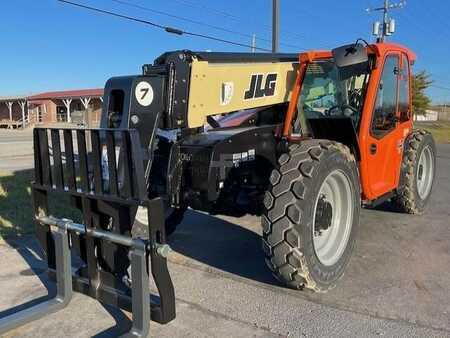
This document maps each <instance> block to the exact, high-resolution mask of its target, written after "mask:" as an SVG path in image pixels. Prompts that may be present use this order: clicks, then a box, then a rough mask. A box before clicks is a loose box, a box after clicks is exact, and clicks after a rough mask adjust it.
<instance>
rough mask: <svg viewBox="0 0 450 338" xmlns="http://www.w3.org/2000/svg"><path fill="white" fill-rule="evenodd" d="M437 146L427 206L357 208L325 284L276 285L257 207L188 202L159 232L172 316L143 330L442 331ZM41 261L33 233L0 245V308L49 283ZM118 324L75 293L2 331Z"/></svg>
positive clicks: (445, 289) (442, 180) (443, 173)
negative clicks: (172, 229)
mask: <svg viewBox="0 0 450 338" xmlns="http://www.w3.org/2000/svg"><path fill="white" fill-rule="evenodd" d="M13 140H14V141H15V142H21V141H20V140H19V139H15V138H13ZM1 142H2V137H1V135H0V170H1V169H2V166H6V165H8V164H5V162H4V158H5V157H4V156H3V155H2V153H3V149H4V148H3V143H1ZM17 146H19V145H18V144H17ZM438 156H439V157H438V166H437V169H438V174H437V182H436V185H435V189H434V191H433V195H432V199H431V202H430V205H429V207H428V209H427V210H426V212H425V213H424V214H423V215H419V216H417V215H404V214H398V213H395V212H392V211H390V210H389V208H388V206H381V207H379V208H377V209H376V210H368V209H365V210H363V212H362V216H361V224H360V229H359V230H360V231H359V234H358V239H357V247H356V250H355V252H354V255H353V257H352V259H351V261H350V264H349V266H348V269H347V271H346V274H345V276H344V277H343V279H342V280H341V281H340V283H339V284H338V286H337V287H336V288H335V289H334V290H332V291H330V292H328V293H327V294H321V295H317V294H313V293H311V292H307V291H294V290H289V289H286V288H284V287H282V286H281V285H279V284H278V283H277V281H276V280H275V279H274V278H273V277H272V276H271V274H270V272H269V271H268V269H267V268H266V266H265V263H264V260H263V256H262V252H261V245H260V233H261V229H260V224H259V219H258V218H257V217H252V216H246V217H243V218H239V219H238V218H231V217H213V216H210V215H206V214H203V213H198V212H195V211H188V213H187V215H186V217H185V219H184V221H183V224H182V225H180V227H179V229H178V230H177V232H176V233H175V234H174V235H173V236H172V237H171V239H170V245H171V247H172V248H173V250H174V252H173V253H172V254H171V255H170V257H169V269H170V272H171V275H172V278H173V281H174V285H175V290H176V298H177V318H176V319H175V320H174V321H173V322H171V323H169V324H167V325H158V324H156V323H153V322H152V323H151V335H152V336H154V337H160V336H162V337H184V336H191V337H249V336H263V337H271V336H291V337H303V336H305V337H309V336H313V337H330V336H332V337H356V336H358V337H359V336H370V337H378V336H386V337H450V292H449V290H450V230H449V225H450V208H449V204H450V145H440V146H438ZM7 162H9V160H8V161H7ZM10 166H11V167H13V165H10ZM44 271H45V263H44V262H43V261H42V259H41V253H40V250H39V248H38V245H37V243H36V241H35V240H34V239H33V238H32V237H26V238H21V239H16V240H10V241H8V242H7V243H4V244H0V290H1V293H0V317H2V316H4V315H5V314H7V313H10V311H8V310H7V309H8V308H11V307H14V306H18V305H20V304H23V303H27V302H29V301H31V300H32V299H34V298H40V297H44V298H45V297H46V295H47V294H48V293H49V292H50V294H52V293H53V292H54V285H53V284H52V283H51V282H49V281H48V279H47V277H46V274H45V273H44ZM28 305H29V303H28ZM25 306H26V305H25ZM19 308H20V307H19ZM22 308H23V307H22ZM16 309H17V308H16ZM129 327H130V320H129V314H127V313H122V312H121V311H118V310H116V309H112V308H110V307H104V306H102V305H101V304H99V303H98V302H96V301H94V300H92V299H90V298H88V297H86V296H83V295H75V297H74V299H73V301H72V302H71V304H70V305H69V306H68V307H67V308H66V309H64V310H62V311H60V312H58V313H55V314H52V315H50V316H48V317H47V318H45V319H41V320H38V321H36V322H33V323H31V324H28V325H26V326H24V327H22V328H20V329H17V330H15V331H13V332H10V333H8V334H7V335H6V337H17V336H19V337H62V336H64V337H86V336H97V337H113V336H117V335H118V334H119V333H123V332H125V331H126V330H127V329H129Z"/></svg>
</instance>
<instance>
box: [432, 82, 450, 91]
mask: <svg viewBox="0 0 450 338" xmlns="http://www.w3.org/2000/svg"><path fill="white" fill-rule="evenodd" d="M430 87H433V88H437V89H442V90H448V91H450V88H448V87H444V86H438V85H433V84H432V85H430Z"/></svg>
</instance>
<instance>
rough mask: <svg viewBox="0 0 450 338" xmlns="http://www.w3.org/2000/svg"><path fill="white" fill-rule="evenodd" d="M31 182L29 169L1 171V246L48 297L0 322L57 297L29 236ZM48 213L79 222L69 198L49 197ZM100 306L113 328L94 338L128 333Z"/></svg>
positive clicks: (116, 314) (126, 323)
mask: <svg viewBox="0 0 450 338" xmlns="http://www.w3.org/2000/svg"><path fill="white" fill-rule="evenodd" d="M32 180H33V170H32V169H30V170H22V171H16V172H13V173H9V172H0V244H1V240H2V239H3V241H4V242H5V243H7V244H8V245H9V246H10V247H12V248H14V249H15V250H16V251H17V252H18V253H19V254H20V255H21V257H22V258H23V260H24V261H25V262H26V263H27V264H28V266H29V268H28V269H25V270H23V271H21V272H20V275H22V276H32V275H36V276H37V277H38V278H39V281H40V282H41V284H42V286H43V287H44V288H45V289H46V291H47V295H45V296H42V297H39V298H36V299H33V300H31V301H28V302H26V303H23V304H20V305H17V306H14V307H13V308H10V309H7V310H5V311H1V312H0V319H1V318H4V317H6V316H9V315H12V314H14V313H17V312H19V311H22V310H25V309H28V308H30V307H32V306H35V305H37V304H40V303H42V302H45V301H47V300H49V299H51V298H54V297H55V296H56V285H55V283H54V282H53V281H52V280H50V279H49V277H48V275H47V262H46V259H45V255H44V252H43V250H42V248H41V246H40V245H39V244H38V242H37V240H36V239H35V238H34V236H30V235H33V234H34V231H35V224H34V222H33V219H34V216H33V214H34V212H33V207H32V199H31V188H30V183H31V181H32ZM49 210H50V213H51V214H52V215H54V216H56V217H66V218H70V219H74V220H78V221H79V220H80V215H79V213H78V211H77V210H76V209H73V208H72V207H71V206H70V201H69V198H68V197H67V196H65V195H62V194H55V195H52V196H49ZM102 305H103V304H102ZM103 307H104V309H105V310H106V311H107V312H108V313H109V314H110V315H111V317H113V319H114V320H115V322H116V325H115V326H113V327H111V328H109V329H107V330H105V331H103V332H101V333H99V334H98V335H96V337H117V336H119V335H121V334H124V333H126V332H128V331H129V330H130V328H131V324H132V323H131V321H130V319H129V318H128V317H127V316H126V315H125V314H124V313H123V312H122V311H120V310H119V309H117V308H114V307H112V306H109V305H103Z"/></svg>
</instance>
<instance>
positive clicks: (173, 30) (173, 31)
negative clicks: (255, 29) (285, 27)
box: [57, 0, 270, 52]
mask: <svg viewBox="0 0 450 338" xmlns="http://www.w3.org/2000/svg"><path fill="white" fill-rule="evenodd" d="M57 1H58V2H61V3H64V4H69V5H72V6H76V7H80V8H84V9H87V10H90V11H93V12H97V13H102V14H107V15H111V16H115V17H117V18H121V19H125V20H129V21H134V22H139V23H143V24H146V25H149V26H152V27H155V28H159V29H162V30H164V31H166V32H167V33H171V34H176V35H190V36H195V37H199V38H203V39H208V40H213V41H217V42H222V43H227V44H230V45H235V46H240V47H246V48H252V46H251V45H247V44H244V43H240V42H235V41H230V40H225V39H221V38H218V37H215V36H211V35H206V34H201V33H193V32H188V31H184V30H181V29H178V28H174V27H169V26H163V25H160V24H157V23H154V22H151V21H148V20H143V19H139V18H135V17H132V16H128V15H124V14H119V13H116V12H111V11H107V10H104V9H101V8H97V7H91V6H87V5H83V4H80V3H77V2H72V1H67V0H57ZM255 49H257V50H260V51H264V52H270V50H269V49H265V48H259V47H255Z"/></svg>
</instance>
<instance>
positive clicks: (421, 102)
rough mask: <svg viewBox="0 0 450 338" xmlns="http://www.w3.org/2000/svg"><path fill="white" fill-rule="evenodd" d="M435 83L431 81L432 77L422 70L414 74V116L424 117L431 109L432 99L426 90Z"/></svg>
mask: <svg viewBox="0 0 450 338" xmlns="http://www.w3.org/2000/svg"><path fill="white" fill-rule="evenodd" d="M432 83H433V81H432V80H431V79H430V75H429V74H428V73H427V72H426V71H424V70H422V71H420V72H418V73H417V74H414V76H413V81H412V92H413V94H412V95H413V96H412V106H413V114H415V115H424V114H425V111H426V110H427V109H428V108H429V106H430V103H431V99H430V98H429V97H428V95H427V94H426V93H425V90H426V89H427V88H428V87H429V86H430V85H431V84H432Z"/></svg>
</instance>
